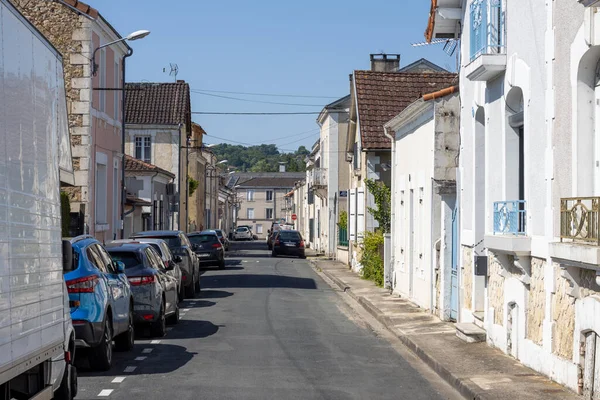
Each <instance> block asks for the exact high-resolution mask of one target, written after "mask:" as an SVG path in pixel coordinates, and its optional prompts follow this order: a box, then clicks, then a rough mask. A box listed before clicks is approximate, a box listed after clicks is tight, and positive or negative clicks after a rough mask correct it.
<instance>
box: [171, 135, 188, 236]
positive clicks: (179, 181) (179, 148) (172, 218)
mask: <svg viewBox="0 0 600 400" xmlns="http://www.w3.org/2000/svg"><path fill="white" fill-rule="evenodd" d="M181 127H182V124H181V123H180V124H179V126H178V132H179V133H178V134H177V151H178V153H179V154H177V180H178V182H177V194H178V196H179V198H178V199H177V204H178V207H177V219H178V221H177V229H181V226H180V225H181V181H182V179H181ZM186 204H187V203H186ZM171 221H173V226H172V227H171V228H172V229H175V213H174V212H173V213H172V214H171Z"/></svg>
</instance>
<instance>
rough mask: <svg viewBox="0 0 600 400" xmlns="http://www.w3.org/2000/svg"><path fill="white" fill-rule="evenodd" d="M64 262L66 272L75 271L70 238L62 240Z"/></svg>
mask: <svg viewBox="0 0 600 400" xmlns="http://www.w3.org/2000/svg"><path fill="white" fill-rule="evenodd" d="M62 264H63V272H64V273H67V272H71V271H73V269H74V265H73V245H71V242H69V241H68V240H63V241H62Z"/></svg>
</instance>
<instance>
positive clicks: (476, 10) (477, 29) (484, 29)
mask: <svg viewBox="0 0 600 400" xmlns="http://www.w3.org/2000/svg"><path fill="white" fill-rule="evenodd" d="M470 16H471V24H470V25H471V29H470V38H469V40H470V43H471V46H470V56H471V61H473V60H475V59H476V58H477V57H479V56H480V55H482V54H504V52H505V49H506V23H505V20H504V19H505V10H504V6H503V1H502V0H473V1H472V2H471V6H470Z"/></svg>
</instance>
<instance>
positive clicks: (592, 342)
mask: <svg viewBox="0 0 600 400" xmlns="http://www.w3.org/2000/svg"><path fill="white" fill-rule="evenodd" d="M583 347H584V355H583V363H582V364H583V365H582V367H583V368H582V369H583V398H584V399H585V400H600V337H599V336H598V334H597V333H596V332H594V331H591V332H588V333H587V334H585V337H584V343H583Z"/></svg>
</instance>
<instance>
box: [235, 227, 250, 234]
mask: <svg viewBox="0 0 600 400" xmlns="http://www.w3.org/2000/svg"><path fill="white" fill-rule="evenodd" d="M247 230H248V228H237V229H236V230H235V231H236V232H240V233H241V232H246V231H247Z"/></svg>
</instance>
